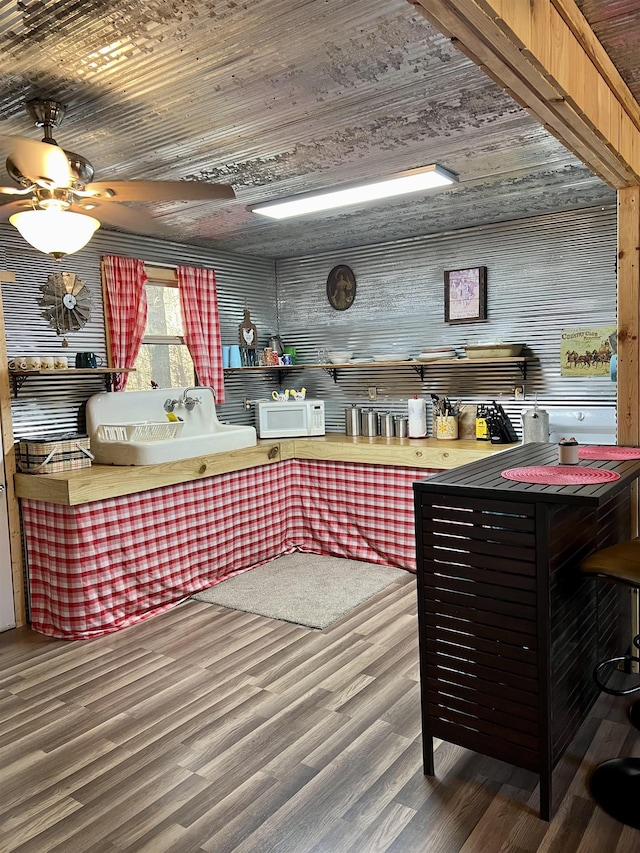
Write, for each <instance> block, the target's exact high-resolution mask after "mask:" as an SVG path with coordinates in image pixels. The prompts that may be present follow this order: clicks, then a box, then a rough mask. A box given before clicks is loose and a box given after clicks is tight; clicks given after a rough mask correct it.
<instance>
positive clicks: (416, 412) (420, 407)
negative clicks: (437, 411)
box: [408, 397, 427, 438]
mask: <svg viewBox="0 0 640 853" xmlns="http://www.w3.org/2000/svg"><path fill="white" fill-rule="evenodd" d="M408 432H409V438H424V436H425V435H426V434H427V404H426V402H425V401H424V400H423V399H422V398H418V397H414V399H413V400H409V430H408Z"/></svg>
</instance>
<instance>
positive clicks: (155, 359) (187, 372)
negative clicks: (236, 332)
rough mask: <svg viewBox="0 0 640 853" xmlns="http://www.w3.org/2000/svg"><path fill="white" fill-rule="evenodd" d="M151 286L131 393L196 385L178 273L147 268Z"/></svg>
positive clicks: (130, 380) (147, 290) (130, 381)
mask: <svg viewBox="0 0 640 853" xmlns="http://www.w3.org/2000/svg"><path fill="white" fill-rule="evenodd" d="M145 269H146V271H147V276H148V279H149V280H148V282H147V284H146V286H145V289H146V293H147V307H148V314H147V325H146V328H145V332H144V338H143V339H142V346H141V347H140V352H139V353H138V358H137V359H136V363H135V373H130V374H129V381H128V382H127V389H126V390H127V391H147V390H149V389H150V388H151V387H153V386H152V383H156V384H157V385H159V386H160V387H161V388H176V387H180V386H182V387H185V386H189V385H195V370H194V367H193V361H192V360H191V355H190V354H189V350H188V349H187V346H186V344H185V342H184V337H183V328H182V313H181V311H180V293H179V290H178V281H177V278H176V273H175V270H172V269H167V268H162V267H149V266H147V267H145Z"/></svg>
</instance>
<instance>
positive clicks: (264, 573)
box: [191, 553, 407, 628]
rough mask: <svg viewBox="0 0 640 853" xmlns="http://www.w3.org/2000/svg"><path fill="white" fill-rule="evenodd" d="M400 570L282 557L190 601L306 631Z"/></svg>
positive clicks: (332, 619)
mask: <svg viewBox="0 0 640 853" xmlns="http://www.w3.org/2000/svg"><path fill="white" fill-rule="evenodd" d="M406 577H407V572H406V571H405V570H404V569H395V568H392V567H391V566H378V565H375V564H374V563H363V562H360V561H359V560H345V559H342V558H340V557H321V556H319V555H318V554H302V553H296V554H287V555H285V556H284V557H278V558H277V559H276V560H271V562H269V563H265V564H264V565H262V566H258V568H257V569H251V570H250V571H248V572H243V574H241V575H236V576H235V577H233V578H228V579H227V580H224V581H221V582H220V583H218V584H216V585H215V586H212V587H210V588H209V589H205V590H202V592H198V593H196V594H195V595H192V596H191V597H192V598H195V599H196V601H205V602H207V603H209V604H220V605H221V606H222V607H230V608H232V609H234V610H244V611H245V612H247V613H257V614H259V615H260V616H268V617H270V618H271V619H282V620H283V621H285V622H295V623H296V624H298V625H306V626H308V627H309V628H326V627H327V626H328V625H331V623H332V622H335V621H336V620H337V619H339V618H340V617H341V616H344V614H345V613H348V612H349V611H350V610H353V609H354V608H355V607H357V606H358V605H359V604H361V603H362V602H363V601H366V600H367V599H368V598H371V597H372V596H373V595H375V594H376V593H377V592H380V590H382V589H384V588H385V587H386V586H389V584H391V583H393V582H394V581H397V580H399V579H402V578H406Z"/></svg>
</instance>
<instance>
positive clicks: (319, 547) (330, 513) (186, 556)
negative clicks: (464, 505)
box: [22, 459, 430, 640]
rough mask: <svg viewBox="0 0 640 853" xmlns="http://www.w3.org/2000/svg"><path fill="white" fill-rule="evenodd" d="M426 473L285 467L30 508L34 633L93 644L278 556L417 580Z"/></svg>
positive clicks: (295, 463) (302, 463) (26, 509)
mask: <svg viewBox="0 0 640 853" xmlns="http://www.w3.org/2000/svg"><path fill="white" fill-rule="evenodd" d="M429 473H430V472H429V471H426V470H425V469H413V468H401V467H397V468H395V467H387V466H376V465H359V464H357V465H356V464H352V463H342V462H315V461H307V460H295V459H291V460H287V461H284V462H281V463H278V464H277V465H265V466H261V467H258V468H252V469H249V470H247V471H237V472H234V473H232V474H223V475H220V476H217V477H210V478H206V479H203V480H198V481H197V482H189V483H183V484H180V485H176V486H168V487H164V488H160V489H153V490H151V491H148V492H142V493H138V494H134V495H127V496H124V497H119V498H110V499H107V500H101V501H94V502H92V503H89V504H82V505H80V506H75V507H68V506H58V505H56V504H49V503H44V502H42V501H36V500H31V499H28V500H23V501H22V509H23V515H24V529H25V537H26V545H27V555H28V564H29V591H30V608H31V625H32V627H33V628H34V629H35V630H36V631H40V632H41V633H43V634H47V635H48V636H51V637H59V638H62V639H70V640H71V639H88V638H91V637H97V636H101V635H103V634H108V633H111V632H112V631H117V630H119V629H120V628H125V627H127V626H129V625H133V624H135V623H136V622H139V621H141V620H142V619H146V618H147V617H149V616H152V615H154V614H157V613H161V612H162V611H164V610H166V609H167V608H168V607H171V606H172V605H174V604H177V603H178V602H179V601H181V600H183V599H184V598H185V597H187V596H189V595H191V594H192V593H194V592H197V591H199V590H202V589H205V588H206V587H210V586H213V585H214V584H216V583H218V582H219V581H221V580H224V579H225V578H228V577H231V576H232V575H235V574H239V573H240V572H243V571H247V570H248V569H252V568H255V567H256V566H259V565H261V564H262V563H265V562H268V561H269V560H272V559H274V558H275V557H278V556H281V555H282V554H289V553H292V552H294V551H307V552H312V553H319V554H325V555H333V556H340V557H349V558H353V559H358V560H366V561H369V562H372V563H379V564H382V565H392V566H399V567H402V568H406V569H408V570H411V571H414V570H415V541H414V518H413V490H412V484H413V483H414V482H415V481H416V480H419V479H423V478H425V477H426V476H429Z"/></svg>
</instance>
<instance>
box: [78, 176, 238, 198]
mask: <svg viewBox="0 0 640 853" xmlns="http://www.w3.org/2000/svg"><path fill="white" fill-rule="evenodd" d="M86 191H87V192H88V193H92V192H97V193H98V194H101V193H105V194H107V197H109V198H110V200H111V201H217V200H219V199H232V198H235V197H236V194H235V192H234V191H233V187H232V186H230V185H229V184H209V183H207V182H206V181H97V182H94V183H92V184H87V187H86ZM105 200H106V199H105Z"/></svg>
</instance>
